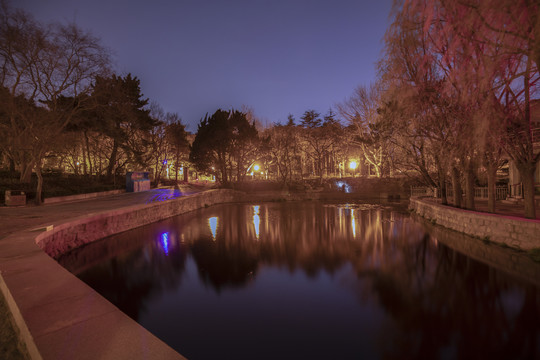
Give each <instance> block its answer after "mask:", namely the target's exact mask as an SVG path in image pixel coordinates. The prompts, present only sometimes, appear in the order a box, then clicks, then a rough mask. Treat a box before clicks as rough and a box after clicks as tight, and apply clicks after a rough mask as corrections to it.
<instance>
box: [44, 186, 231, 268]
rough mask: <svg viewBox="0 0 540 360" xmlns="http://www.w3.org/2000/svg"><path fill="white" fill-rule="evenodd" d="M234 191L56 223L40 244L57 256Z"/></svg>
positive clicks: (228, 196)
mask: <svg viewBox="0 0 540 360" xmlns="http://www.w3.org/2000/svg"><path fill="white" fill-rule="evenodd" d="M241 195H242V193H239V192H237V191H234V190H226V189H222V190H209V191H205V192H201V193H197V194H193V195H190V196H188V197H185V198H179V199H176V200H169V201H165V202H155V203H150V204H142V205H135V206H130V207H124V208H120V209H113V210H111V211H107V212H102V213H99V214H96V215H90V216H87V217H85V218H82V219H78V220H72V221H69V222H66V223H64V224H61V225H59V226H55V227H54V228H52V229H51V230H50V231H45V232H43V233H41V234H40V235H39V236H37V237H36V239H35V241H36V244H37V245H38V246H39V247H40V248H42V249H43V251H45V252H46V253H47V254H48V255H49V256H51V257H53V258H55V257H58V256H59V255H61V254H64V253H66V252H68V251H70V250H72V249H75V248H77V247H79V246H82V245H84V244H87V243H90V242H93V241H96V240H99V239H103V238H105V237H107V236H110V235H114V234H118V233H120V232H123V231H127V230H130V229H133V228H136V227H139V226H142V225H146V224H151V223H154V222H157V221H161V220H164V219H167V218H170V217H173V216H176V215H181V214H184V213H186V212H189V211H193V210H196V209H200V208H203V207H205V206H210V205H214V204H219V203H227V202H231V201H235V200H238V199H239V198H241Z"/></svg>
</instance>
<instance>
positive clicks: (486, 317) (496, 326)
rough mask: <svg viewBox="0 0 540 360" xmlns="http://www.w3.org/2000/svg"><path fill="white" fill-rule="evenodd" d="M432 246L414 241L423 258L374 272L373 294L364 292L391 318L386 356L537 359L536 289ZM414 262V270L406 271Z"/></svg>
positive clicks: (539, 302) (386, 332)
mask: <svg viewBox="0 0 540 360" xmlns="http://www.w3.org/2000/svg"><path fill="white" fill-rule="evenodd" d="M432 244H433V242H431V241H430V240H429V238H428V237H425V238H424V239H423V241H422V242H420V243H417V244H416V247H417V251H416V253H417V254H418V255H420V258H418V257H417V258H414V257H410V258H409V259H410V260H406V261H405V262H403V267H404V269H403V270H402V271H399V267H397V268H395V269H394V270H395V271H392V272H386V271H385V272H381V273H375V274H372V283H371V284H372V287H373V290H374V291H368V292H367V293H370V294H373V295H374V296H377V300H378V303H379V304H380V305H381V306H382V307H383V308H384V309H385V310H386V311H387V313H388V314H389V315H390V317H391V319H392V320H393V322H392V323H391V324H387V327H386V329H385V330H384V331H383V332H382V334H381V335H382V336H384V339H382V341H384V343H385V346H384V347H383V349H382V350H383V352H384V353H385V356H386V358H396V359H403V358H405V359H424V358H426V359H428V358H460V359H461V358H471V359H472V358H492V359H499V358H502V359H533V358H537V357H538V356H539V355H540V353H539V349H540V343H539V337H540V331H539V330H540V322H539V320H540V318H539V311H540V297H539V290H538V288H535V287H534V286H531V285H529V286H527V285H524V286H523V287H518V286H516V285H515V283H514V282H513V280H512V279H509V278H508V276H506V275H504V274H502V273H501V272H499V271H497V270H495V269H493V268H489V267H487V266H485V265H483V264H480V263H478V262H476V261H474V260H471V259H470V258H467V257H465V256H463V255H461V254H459V253H457V252H454V251H452V250H450V249H449V248H447V247H444V246H441V247H439V248H437V247H434V246H431V245H432ZM405 259H407V258H404V260H405ZM423 263H431V264H432V265H430V267H432V268H433V269H434V271H426V268H423V266H422V264H423ZM415 264H416V269H417V270H416V271H405V268H407V269H411V268H414V267H415ZM445 352H446V353H445Z"/></svg>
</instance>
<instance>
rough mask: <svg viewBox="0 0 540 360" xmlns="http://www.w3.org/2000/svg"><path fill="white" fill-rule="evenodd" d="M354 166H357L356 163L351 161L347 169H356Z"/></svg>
mask: <svg viewBox="0 0 540 360" xmlns="http://www.w3.org/2000/svg"><path fill="white" fill-rule="evenodd" d="M356 166H358V164H357V163H356V161H351V162H350V163H349V168H350V169H351V170H354V169H356Z"/></svg>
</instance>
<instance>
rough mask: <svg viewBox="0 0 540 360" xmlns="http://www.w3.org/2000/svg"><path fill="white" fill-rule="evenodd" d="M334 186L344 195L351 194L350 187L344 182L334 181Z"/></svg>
mask: <svg viewBox="0 0 540 360" xmlns="http://www.w3.org/2000/svg"><path fill="white" fill-rule="evenodd" d="M336 186H337V188H338V190H341V191H344V192H345V193H347V194H349V193H351V192H352V187H351V185H349V184H347V183H346V182H345V181H341V180H339V181H336Z"/></svg>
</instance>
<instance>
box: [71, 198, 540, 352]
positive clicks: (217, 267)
mask: <svg viewBox="0 0 540 360" xmlns="http://www.w3.org/2000/svg"><path fill="white" fill-rule="evenodd" d="M255 206H258V207H257V208H256V207H255ZM255 206H247V205H232V206H217V207H212V208H209V209H206V210H204V211H199V212H194V213H193V214H192V215H188V216H183V217H179V218H176V219H172V220H169V221H167V222H164V223H160V224H156V225H153V226H150V227H144V228H141V229H137V230H136V231H135V232H136V233H137V236H142V237H143V238H147V239H151V241H148V242H146V243H145V245H144V246H143V247H141V248H138V249H137V250H135V251H133V250H131V251H130V252H127V253H124V252H123V251H122V250H121V249H122V244H125V246H124V248H125V249H127V248H128V247H129V245H128V244H130V243H133V240H134V239H131V238H130V237H132V236H134V235H133V233H134V232H128V233H125V234H123V235H121V236H124V240H116V241H118V245H117V246H116V247H115V248H116V249H120V250H118V253H120V255H119V256H118V257H116V258H115V259H114V260H109V261H107V262H105V263H103V264H101V265H100V266H98V267H96V268H95V269H94V270H93V271H92V272H88V273H87V274H86V275H85V276H86V279H85V278H84V276H82V277H83V279H84V280H85V281H88V282H89V283H90V284H91V286H93V287H94V288H96V290H98V291H99V292H100V293H102V294H104V295H105V296H106V297H107V298H109V299H110V300H111V301H112V302H113V303H115V304H116V305H117V306H119V307H120V308H121V309H122V310H123V311H125V312H126V313H128V314H129V315H130V316H132V317H134V318H135V319H136V318H137V316H138V314H139V311H143V309H144V307H145V303H146V302H147V301H148V299H149V298H150V297H154V296H157V295H158V294H160V293H161V292H162V291H163V289H167V288H176V287H178V283H179V282H180V281H181V277H182V274H183V272H184V271H185V261H186V257H187V253H188V252H189V253H191V255H192V257H193V259H194V261H195V263H196V264H197V268H198V273H199V277H200V278H201V280H202V281H203V282H204V283H205V284H207V285H209V286H211V287H212V288H214V289H215V290H216V291H218V292H219V291H222V290H223V289H225V288H238V287H242V286H245V285H246V284H248V283H250V282H251V281H253V280H254V279H255V278H256V276H257V274H258V269H260V267H262V266H273V267H275V266H278V267H282V268H286V269H288V270H289V271H290V272H293V271H296V270H298V269H302V270H303V271H304V272H305V273H306V274H307V275H308V276H312V277H316V276H317V274H318V273H319V272H320V271H326V272H328V273H330V274H333V273H336V272H337V270H338V269H342V268H343V266H344V265H345V264H349V266H351V268H352V273H351V274H348V273H346V272H340V273H339V274H340V275H339V276H340V278H339V279H338V281H339V282H340V284H341V285H342V286H344V287H346V288H347V289H349V290H350V291H352V292H354V293H355V294H356V295H357V297H358V300H359V301H360V302H361V303H366V302H368V301H370V302H375V303H377V304H378V306H380V307H381V308H383V309H384V310H385V312H386V314H387V315H388V320H387V322H386V323H385V327H384V330H383V331H382V332H381V337H382V338H381V339H380V343H381V344H384V346H382V350H381V351H382V353H383V354H384V357H385V358H400V359H401V358H444V357H449V358H456V357H457V358H472V357H480V358H485V357H488V356H489V357H491V358H501V357H502V358H516V359H526V358H534V357H539V356H540V351H539V348H540V344H539V342H540V340H539V338H540V330H539V324H540V317H539V313H540V294H539V289H538V288H537V287H534V286H531V285H526V284H520V282H519V281H517V280H516V279H513V278H511V277H509V276H507V275H505V274H504V273H502V272H500V271H497V270H495V269H493V268H490V267H487V266H485V265H482V264H481V263H478V262H476V261H474V260H472V259H470V258H468V257H465V256H463V255H461V254H459V253H458V252H455V251H453V250H451V249H449V248H448V247H446V246H443V245H441V244H439V243H438V242H437V241H436V239H433V238H430V237H429V235H426V234H425V233H424V231H423V230H422V228H421V227H420V226H419V225H418V224H417V223H415V222H414V221H412V220H411V219H410V218H408V217H403V216H402V215H400V214H397V213H394V212H390V211H382V210H380V209H370V208H367V209H364V208H360V207H358V206H355V205H347V206H342V205H340V206H338V205H326V206H324V205H322V204H320V203H317V202H309V203H268V204H260V205H255ZM211 218H216V221H215V222H214V224H215V228H214V229H212V228H211V226H212V225H211V222H209V219H211ZM164 229H165V230H167V231H168V233H169V236H168V237H167V239H168V241H167V251H165V249H164V247H163V246H164V244H163V241H161V242H160V237H159V234H161V233H163V231H165V230H164ZM213 231H214V232H215V236H214V234H213V233H212V232H213ZM112 239H118V237H115V238H112ZM109 246H110V245H109ZM89 248H90V247H89ZM96 252H97V253H103V249H101V250H97V251H96ZM77 256H78V258H88V256H83V255H81V254H79V255H77ZM83 275H84V274H83Z"/></svg>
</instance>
